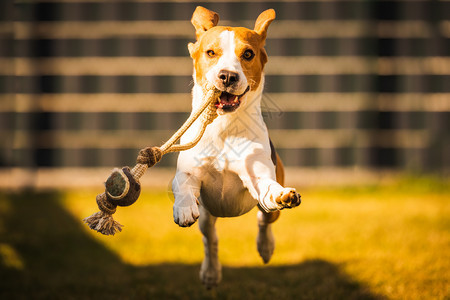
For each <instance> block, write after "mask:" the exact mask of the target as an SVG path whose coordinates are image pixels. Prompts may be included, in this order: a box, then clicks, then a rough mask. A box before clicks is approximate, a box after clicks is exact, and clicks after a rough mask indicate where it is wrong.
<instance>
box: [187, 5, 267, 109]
mask: <svg viewBox="0 0 450 300" xmlns="http://www.w3.org/2000/svg"><path fill="white" fill-rule="evenodd" d="M274 19H275V11H274V10H273V9H268V10H266V11H264V12H263V13H261V14H260V15H259V17H258V18H257V20H256V23H255V28H254V30H251V29H247V28H243V27H224V26H216V25H217V23H218V22H219V15H218V14H217V13H215V12H213V11H210V10H208V9H206V8H204V7H201V6H198V7H197V8H196V10H195V12H194V14H193V16H192V19H191V22H192V24H193V25H194V27H195V30H196V35H197V41H196V42H195V43H189V45H188V48H189V53H190V55H191V57H192V58H193V60H194V71H195V73H194V80H195V83H196V84H199V85H200V86H205V84H206V82H210V83H212V84H213V85H214V86H215V87H216V88H217V89H219V90H221V91H222V94H221V96H220V98H219V99H218V101H217V103H216V107H217V108H218V110H219V112H221V113H226V112H233V111H235V110H236V109H237V108H238V107H239V105H240V104H241V101H245V98H246V95H247V94H249V93H252V92H254V91H256V90H257V89H258V88H259V87H260V84H261V81H262V76H263V69H264V65H265V64H266V62H267V54H266V51H265V50H264V44H265V40H266V36H267V29H268V27H269V25H270V23H271V22H272V21H273V20H274Z"/></svg>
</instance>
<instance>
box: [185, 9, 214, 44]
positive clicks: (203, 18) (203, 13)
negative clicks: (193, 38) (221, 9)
mask: <svg viewBox="0 0 450 300" xmlns="http://www.w3.org/2000/svg"><path fill="white" fill-rule="evenodd" d="M191 23H192V25H194V27H195V34H196V35H197V39H198V38H199V37H200V35H202V34H203V33H205V31H207V30H208V29H210V28H212V27H214V26H216V25H217V23H219V15H218V14H217V13H215V12H213V11H211V10H209V9H206V8H204V7H202V6H197V8H196V9H195V11H194V13H193V14H192V19H191Z"/></svg>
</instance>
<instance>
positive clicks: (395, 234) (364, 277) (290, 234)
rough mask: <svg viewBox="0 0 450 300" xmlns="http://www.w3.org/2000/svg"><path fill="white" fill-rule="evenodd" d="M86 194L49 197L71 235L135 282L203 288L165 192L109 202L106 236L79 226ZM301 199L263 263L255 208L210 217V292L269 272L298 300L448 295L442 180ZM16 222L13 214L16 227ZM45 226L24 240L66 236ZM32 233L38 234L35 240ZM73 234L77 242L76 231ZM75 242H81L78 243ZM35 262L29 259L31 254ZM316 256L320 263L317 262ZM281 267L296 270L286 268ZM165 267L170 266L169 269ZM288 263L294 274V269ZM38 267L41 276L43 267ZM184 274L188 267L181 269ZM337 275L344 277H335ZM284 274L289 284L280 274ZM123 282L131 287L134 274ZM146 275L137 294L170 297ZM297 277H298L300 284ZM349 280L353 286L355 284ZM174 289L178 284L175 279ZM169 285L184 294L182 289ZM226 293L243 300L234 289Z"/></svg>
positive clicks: (192, 233)
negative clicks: (213, 248)
mask: <svg viewBox="0 0 450 300" xmlns="http://www.w3.org/2000/svg"><path fill="white" fill-rule="evenodd" d="M144 190H145V187H144ZM300 190H301V189H300ZM96 192H97V191H70V192H64V193H62V194H61V195H60V196H59V198H58V200H57V201H58V202H59V203H60V204H61V205H62V207H63V208H64V209H65V210H67V211H69V212H70V214H71V215H72V216H73V217H74V219H75V220H78V221H76V222H77V223H78V224H77V225H76V226H75V227H74V228H73V229H71V230H72V231H73V232H74V230H78V231H79V230H81V232H82V236H86V237H89V238H90V239H92V240H94V241H96V242H97V243H100V244H101V245H103V246H104V247H106V248H107V249H109V250H110V252H111V253H113V254H114V255H115V256H117V257H119V258H120V260H121V261H122V262H123V263H124V264H125V265H129V266H132V267H133V268H134V269H131V270H128V271H127V272H129V274H135V275H129V276H137V278H135V280H138V279H139V276H144V275H142V274H144V273H142V272H144V271H142V270H146V269H145V268H147V267H148V266H164V265H174V266H177V265H180V264H181V265H186V266H195V268H194V272H193V273H190V274H183V276H185V277H187V279H186V282H184V283H183V280H182V279H179V280H181V282H179V283H180V284H181V286H184V285H186V286H189V288H187V287H186V289H195V291H192V290H191V293H194V294H195V295H197V296H198V297H200V298H201V297H206V296H207V295H208V294H204V293H203V292H201V291H202V290H201V287H200V283H199V281H198V279H197V272H198V268H199V264H200V262H201V260H202V258H203V246H202V242H201V235H200V232H199V230H198V226H197V224H195V225H193V226H192V227H190V228H180V227H178V226H177V225H176V224H175V223H174V222H173V219H172V201H171V200H170V197H169V196H168V194H167V192H166V191H165V190H160V191H145V192H144V193H143V195H141V198H140V199H139V200H138V202H137V203H135V204H134V205H133V206H130V207H125V208H118V212H117V213H116V214H115V215H114V217H115V218H116V219H117V220H118V221H119V222H121V223H122V224H124V225H125V227H124V229H123V232H121V233H118V234H117V235H115V236H114V237H106V236H102V235H101V234H98V233H96V232H94V231H91V230H89V229H88V227H87V226H86V225H84V224H82V223H81V219H83V218H84V217H86V216H88V215H90V214H92V213H93V212H95V211H97V207H96V204H95V196H96ZM302 198H303V203H302V205H301V206H300V207H299V208H296V209H293V210H284V211H283V212H282V214H281V218H280V219H279V220H278V221H277V222H276V223H275V224H274V226H273V231H274V234H275V237H276V245H277V246H276V250H275V254H274V256H273V259H272V261H271V262H270V263H269V265H268V266H264V265H263V263H262V261H261V259H260V257H259V255H258V253H257V251H256V242H255V240H256V234H257V225H256V211H255V210H253V211H252V212H250V213H248V214H246V215H244V216H241V217H239V218H230V219H219V221H218V223H217V230H218V235H219V240H220V242H219V253H220V260H221V262H222V264H223V265H224V268H225V269H224V278H223V282H222V285H221V287H219V289H218V291H219V292H220V291H222V297H221V298H223V299H230V298H233V296H232V295H235V294H233V293H234V289H235V288H236V286H235V284H238V285H239V284H242V283H241V282H239V280H240V279H238V278H240V277H239V276H243V278H244V279H243V280H245V281H246V282H247V284H248V289H253V288H255V289H256V290H257V286H258V283H257V282H253V281H252V278H253V277H255V278H259V277H258V276H263V278H266V277H264V276H268V278H271V276H272V274H273V276H274V278H280V280H282V282H285V283H284V284H285V286H284V287H283V283H282V282H281V283H280V282H278V285H280V284H281V285H282V286H281V287H278V288H279V289H280V290H276V293H280V291H283V293H284V294H283V295H285V298H287V299H296V297H297V296H298V291H297V290H296V289H298V288H299V286H302V289H306V290H305V291H304V292H305V294H304V297H309V298H317V297H319V296H324V295H328V294H330V298H343V296H345V295H349V298H353V299H355V298H360V297H362V298H365V297H366V296H367V295H372V296H373V298H378V297H387V298H392V299H448V297H449V296H450V288H449V287H450V217H449V216H450V187H449V184H448V181H439V180H433V179H427V178H426V179H415V178H411V179H404V180H400V181H398V182H396V183H393V184H391V185H388V186H362V187H361V186H360V187H346V188H328V189H323V188H320V189H319V188H316V189H312V188H309V189H305V190H303V191H302ZM0 200H1V201H0V207H1V208H2V211H3V212H2V215H3V217H4V218H6V219H8V216H10V215H12V214H13V213H14V209H11V207H10V206H11V205H12V204H13V202H11V200H9V199H8V194H3V195H2V197H1V199H0ZM16 200H17V199H16ZM22 200H23V201H22ZM22 200H21V201H22V202H23V203H24V204H25V203H27V202H26V199H22ZM21 209H23V208H21ZM33 213H34V211H33ZM36 213H37V214H38V213H39V212H36ZM46 214H47V215H46V217H48V218H52V214H53V213H52V211H49V212H46ZM0 217H1V216H0ZM0 220H1V219H0ZM20 222H26V220H23V221H20ZM20 222H19V221H17V224H20ZM42 222H43V221H42ZM14 224H15V223H14ZM0 225H1V226H0V233H1V234H2V236H4V237H5V238H2V240H0V245H1V249H3V250H2V251H0V252H1V253H3V252H4V253H3V254H4V255H3V259H4V260H5V259H7V257H14V259H15V263H14V264H15V266H16V267H17V266H20V267H21V268H24V269H25V270H26V269H27V267H29V266H27V264H28V265H29V264H30V255H33V254H31V253H28V252H27V251H25V250H22V251H21V249H22V248H21V247H20V246H17V247H15V244H18V245H20V243H22V242H23V241H22V240H20V239H21V238H26V236H27V235H26V234H25V233H23V232H20V225H15V226H14V227H11V228H9V227H8V226H10V225H8V224H6V225H5V224H0ZM42 226H44V225H42ZM49 226H50V225H49ZM51 226H53V225H51ZM17 227H19V228H17ZM27 228H28V227H27ZM36 230H39V229H36ZM52 230H56V233H55V234H56V235H57V236H56V237H53V235H50V236H52V238H50V237H47V235H46V234H43V233H37V234H35V235H34V237H31V238H30V239H31V240H32V241H33V243H35V244H32V245H31V246H32V247H43V248H45V247H47V246H49V247H50V245H52V247H54V244H55V242H56V241H57V240H64V241H65V242H66V243H67V242H70V235H69V236H66V235H65V230H67V231H68V230H69V229H66V228H64V227H63V226H62V227H61V228H55V229H52ZM39 232H40V231H39ZM42 232H47V229H42ZM73 232H72V234H73ZM30 234H31V233H30ZM39 234H41V237H38V235H39ZM63 236H64V237H63ZM17 239H19V240H20V241H19V242H18V241H17ZM53 239H55V240H53ZM78 239H81V236H80V237H78ZM49 240H51V242H49ZM81 243H84V242H81ZM31 246H30V247H31ZM79 247H84V245H83V244H81V245H79ZM25 249H27V248H26V247H25ZM88 249H91V250H89V251H93V250H92V249H94V248H92V247H91V248H89V247H86V250H88ZM46 250H49V251H50V250H51V249H43V250H42V251H43V253H44V252H45V251H46ZM71 251H72V250H71ZM95 251H97V250H95ZM1 253H0V254H1ZM5 253H6V254H5ZM82 253H84V252H82ZM101 253H102V252H99V253H98V254H89V253H86V255H101ZM55 255H56V258H53V257H52V259H51V260H53V259H56V260H61V261H64V260H65V259H71V258H70V257H65V256H64V257H63V255H66V256H67V253H65V252H62V254H61V255H60V256H61V257H58V256H57V255H58V253H56V254H55ZM83 255H84V254H83ZM83 255H82V256H83ZM19 258H23V260H24V261H23V262H20V263H18V261H19ZM35 259H36V260H39V259H40V257H39V255H37V256H36V257H35ZM78 259H80V258H78ZM42 260H44V261H46V260H50V259H49V258H43V259H42ZM324 262H326V264H327V266H324V265H323V263H324ZM74 263H75V264H76V263H77V262H76V261H75V262H74ZM100 263H101V264H105V261H103V260H101V262H100V261H99V264H100ZM90 264H92V263H90ZM106 264H107V263H106ZM10 265H11V262H10ZM2 266H3V267H7V263H5V262H3V265H2ZM288 266H299V267H294V268H293V269H289V267H288ZM333 266H335V267H336V268H337V270H339V271H338V273H337V274H341V275H337V274H334V273H333V274H334V275H333V276H332V277H331V279H330V278H325V277H326V272H327V271H326V270H328V268H331V269H330V270H333V268H334V267H333ZM92 267H93V266H92ZM116 267H117V266H115V267H114V266H113V265H112V266H111V268H116ZM164 268H165V267H161V268H159V267H158V269H156V271H157V272H164V271H163V270H164ZM167 268H168V269H167V270H170V267H167ZM177 268H178V267H177ZM227 268H228V269H227ZM230 268H231V269H230ZM255 268H256V269H255ZM286 268H287V269H286ZM16 269H17V268H16ZM39 270H40V269H39ZM240 270H241V271H240ZM257 270H268V271H267V272H268V273H261V274H258V273H260V272H259V271H257ZM296 270H300V271H301V272H303V273H304V274H298V273H295V272H297V271H296ZM154 271H155V270H154ZM300 271H299V272H300ZM33 272H35V271H33ZM42 272H43V275H44V276H45V271H42ZM73 272H75V273H76V272H78V270H77V268H75V267H73ZM145 272H147V273H145V274H146V275H145V278H147V279H148V280H150V279H149V278H150V277H151V276H150V275H149V274H150V273H148V272H150V271H145ZM167 272H170V271H167ZM186 272H188V273H189V272H192V270H191V269H188V270H187V271H186ZM254 272H257V273H254ZM292 272H294V273H292ZM330 272H331V271H330ZM333 272H334V271H333ZM112 273H114V272H112ZM291 273H292V274H291ZM139 274H141V275H139ZM163 274H165V273H163ZM251 274H252V275H251ZM343 274H345V276H344V275H343ZM178 275H179V276H181V274H172V273H170V274H168V275H167V276H169V277H172V276H178ZM37 276H39V275H37ZM67 276H69V275H67ZM161 276H162V275H161ZM236 276H237V277H236ZM342 276H344V277H342ZM347 277H348V279H345V280H342V281H340V280H341V279H342V278H347ZM133 278H134V277H133ZM151 278H153V277H151ZM296 278H297V279H296ZM339 278H341V279H339ZM291 279H292V281H289V280H291ZM74 280H75V282H74V283H73V284H74V286H76V285H77V283H76V279H74ZM111 280H113V279H111ZM129 280H130V285H132V284H133V282H134V281H133V280H131V279H129ZM152 280H153V284H154V286H152V289H153V290H151V291H150V290H148V289H149V284H150V282H147V283H142V288H143V290H142V291H141V292H142V293H143V294H144V295H160V296H161V297H162V296H168V295H172V296H171V297H175V296H174V294H173V293H174V291H172V290H171V289H174V287H173V286H172V287H171V286H170V285H169V286H168V287H165V288H162V287H159V286H160V284H161V283H159V282H158V281H157V279H152ZM155 280H156V281H155ZM236 280H237V281H236ZM258 280H261V279H258ZM267 280H271V279H267ZM296 280H298V282H297V283H296ZM330 280H331V281H330ZM150 281H151V280H150ZM299 281H302V283H303V285H301V284H302V283H300V282H299ZM305 281H308V282H307V283H305ZM356 283H357V284H358V285H361V286H360V287H359V288H358V287H356V286H355V284H356ZM99 284H100V283H99ZM172 284H176V283H172ZM266 284H270V282H266ZM192 286H194V287H192ZM197 286H198V288H199V289H198V290H197ZM308 287H310V290H308ZM175 289H180V287H179V286H178V285H177V286H176V288H175ZM355 289H356V290H355ZM261 291H262V292H261V293H262V294H261V295H263V296H262V297H263V298H264V299H269V296H268V295H270V291H274V290H273V288H271V289H262V290H261ZM355 291H356V292H355ZM366 291H368V293H369V294H367V293H366ZM178 292H179V293H181V294H183V293H184V292H183V290H182V289H181V290H179V291H178ZM158 293H159V294H158ZM171 293H172V294H171ZM361 293H362V294H361ZM205 295H206V296H205ZM227 295H228V296H227ZM255 295H256V294H255ZM261 295H260V296H259V297H261ZM264 295H266V297H264ZM308 295H309V296H308ZM333 295H334V296H333ZM358 295H359V296H358ZM361 295H363V296H361ZM235 296H236V297H238V298H242V297H243V298H248V295H246V294H245V293H244V292H242V293H241V294H239V293H238V294H236V295H235ZM372 296H371V297H372ZM208 297H209V296H208ZM219 298H220V297H219ZM344 298H346V297H344ZM187 299H188V298H187ZM251 299H253V298H251ZM280 299H281V298H280Z"/></svg>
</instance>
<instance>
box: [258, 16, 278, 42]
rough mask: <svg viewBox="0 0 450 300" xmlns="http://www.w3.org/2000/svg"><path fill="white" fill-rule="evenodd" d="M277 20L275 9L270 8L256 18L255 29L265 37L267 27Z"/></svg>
mask: <svg viewBox="0 0 450 300" xmlns="http://www.w3.org/2000/svg"><path fill="white" fill-rule="evenodd" d="M273 20H275V10H273V9H268V10H265V11H263V12H262V13H261V14H260V15H259V16H258V19H256V23H255V29H254V30H255V31H256V33H258V34H259V35H260V36H261V37H262V38H263V39H265V38H266V36H267V28H269V25H270V23H272V21H273Z"/></svg>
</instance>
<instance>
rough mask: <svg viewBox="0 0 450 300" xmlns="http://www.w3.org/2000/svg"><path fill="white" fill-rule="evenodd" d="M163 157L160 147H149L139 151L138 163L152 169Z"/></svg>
mask: <svg viewBox="0 0 450 300" xmlns="http://www.w3.org/2000/svg"><path fill="white" fill-rule="evenodd" d="M162 156H163V152H162V150H161V149H160V148H159V147H147V148H144V149H141V151H139V154H138V157H137V159H136V162H137V163H138V164H142V165H147V166H148V167H149V168H151V167H153V166H154V165H155V164H156V163H157V162H159V161H160V160H161V157H162Z"/></svg>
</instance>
